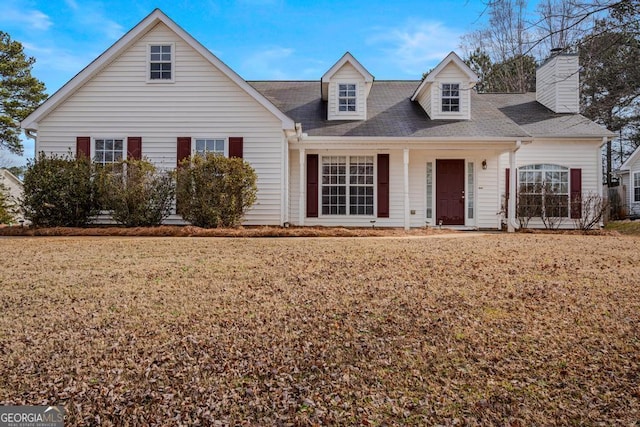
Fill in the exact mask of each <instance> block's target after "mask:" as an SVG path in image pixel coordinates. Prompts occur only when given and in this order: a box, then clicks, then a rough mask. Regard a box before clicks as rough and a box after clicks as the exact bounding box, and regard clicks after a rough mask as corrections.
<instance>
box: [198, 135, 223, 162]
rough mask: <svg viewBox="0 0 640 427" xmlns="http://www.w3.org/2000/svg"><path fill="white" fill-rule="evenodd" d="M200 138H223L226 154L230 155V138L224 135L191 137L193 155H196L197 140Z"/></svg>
mask: <svg viewBox="0 0 640 427" xmlns="http://www.w3.org/2000/svg"><path fill="white" fill-rule="evenodd" d="M198 139H222V140H223V141H224V156H225V157H229V138H228V137H224V136H194V137H191V157H193V156H195V155H196V140H198Z"/></svg>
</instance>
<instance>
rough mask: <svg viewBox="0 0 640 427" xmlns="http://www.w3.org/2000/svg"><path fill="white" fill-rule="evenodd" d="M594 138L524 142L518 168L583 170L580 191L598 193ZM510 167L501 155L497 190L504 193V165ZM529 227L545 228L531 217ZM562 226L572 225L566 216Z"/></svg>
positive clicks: (599, 142) (517, 162) (596, 144)
mask: <svg viewBox="0 0 640 427" xmlns="http://www.w3.org/2000/svg"><path fill="white" fill-rule="evenodd" d="M601 143H602V141H601V140H600V139H597V140H591V141H588V140H582V141H581V140H574V141H567V140H562V141H558V140H551V139H536V140H534V141H533V142H532V143H531V144H526V145H523V146H522V148H520V150H518V152H517V154H516V164H517V167H521V166H526V165H532V164H552V165H559V166H563V167H566V168H569V169H572V168H579V169H581V170H582V194H583V195H584V194H588V193H595V194H600V191H601V188H602V186H601V185H600V183H599V178H598V170H597V165H598V156H600V144H601ZM508 167H509V155H508V154H503V155H502V156H501V158H500V174H499V179H500V193H501V195H504V191H505V190H504V189H505V182H504V181H505V168H508ZM529 227H531V228H534V227H544V225H543V224H542V222H541V221H540V220H537V219H532V220H531V222H530V223H529ZM561 227H562V228H573V227H574V223H573V220H571V219H570V218H567V219H565V220H564V221H563V223H562V225H561Z"/></svg>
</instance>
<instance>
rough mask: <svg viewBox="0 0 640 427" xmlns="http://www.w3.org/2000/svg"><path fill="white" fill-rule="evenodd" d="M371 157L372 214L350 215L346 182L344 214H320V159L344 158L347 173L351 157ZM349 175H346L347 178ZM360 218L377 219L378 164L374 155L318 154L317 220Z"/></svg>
mask: <svg viewBox="0 0 640 427" xmlns="http://www.w3.org/2000/svg"><path fill="white" fill-rule="evenodd" d="M365 156H366V157H373V214H372V215H366V214H363V215H358V214H350V213H349V208H350V207H351V205H350V204H349V197H350V195H351V194H350V193H349V186H350V185H349V183H348V180H347V182H346V184H345V186H346V193H345V197H346V200H347V204H346V213H345V214H344V215H337V214H336V215H331V214H323V213H322V158H323V157H346V158H347V171H348V168H349V163H350V159H351V157H365ZM348 177H349V174H348V173H347V178H348ZM348 217H351V218H362V219H375V218H377V217H378V162H377V155H376V154H360V153H353V154H320V155H319V156H318V218H348Z"/></svg>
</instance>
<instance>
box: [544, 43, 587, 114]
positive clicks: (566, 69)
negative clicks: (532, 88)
mask: <svg viewBox="0 0 640 427" xmlns="http://www.w3.org/2000/svg"><path fill="white" fill-rule="evenodd" d="M578 71H579V63H578V54H577V53H560V52H559V51H558V50H556V49H554V50H552V51H551V56H550V57H549V58H547V59H546V60H545V61H544V62H543V63H542V65H540V66H539V67H538V68H537V69H536V101H538V102H539V103H541V104H542V105H544V106H545V107H547V108H549V109H550V110H552V111H553V112H554V113H573V114H575V113H578V112H580V89H579V79H578Z"/></svg>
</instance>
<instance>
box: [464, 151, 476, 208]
mask: <svg viewBox="0 0 640 427" xmlns="http://www.w3.org/2000/svg"><path fill="white" fill-rule="evenodd" d="M473 169H474V166H473V162H469V163H467V194H466V196H467V218H469V219H473V214H474V212H473V203H474V197H475V195H474V190H473V187H474V186H475V183H474V179H473V178H474V171H473Z"/></svg>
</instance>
